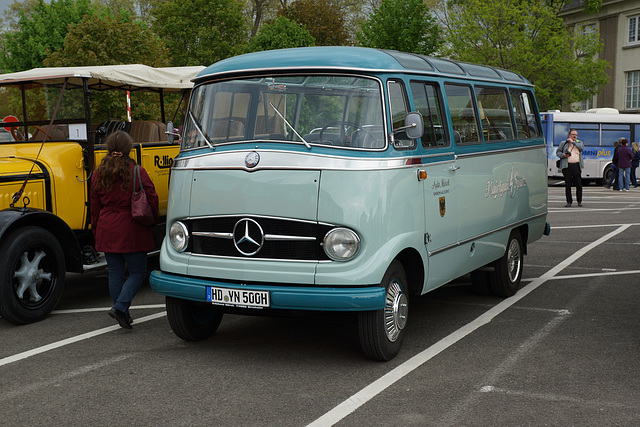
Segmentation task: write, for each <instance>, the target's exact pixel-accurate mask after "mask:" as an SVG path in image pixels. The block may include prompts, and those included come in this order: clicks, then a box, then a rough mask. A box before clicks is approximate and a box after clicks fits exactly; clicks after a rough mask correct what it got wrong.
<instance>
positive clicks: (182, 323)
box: [165, 297, 224, 341]
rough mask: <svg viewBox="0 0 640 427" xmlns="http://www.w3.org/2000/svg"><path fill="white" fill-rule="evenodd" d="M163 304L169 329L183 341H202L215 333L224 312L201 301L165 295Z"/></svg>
mask: <svg viewBox="0 0 640 427" xmlns="http://www.w3.org/2000/svg"><path fill="white" fill-rule="evenodd" d="M165 304H166V306H167V319H169V325H171V329H172V330H173V332H174V333H175V334H176V335H177V336H178V337H180V338H182V339H183V340H185V341H202V340H204V339H207V338H209V337H210V336H212V335H213V334H215V333H216V330H217V329H218V326H220V322H221V321H222V315H223V314H224V313H223V312H222V310H220V309H219V308H218V307H216V306H214V305H211V304H206V303H203V302H195V301H189V300H184V299H178V298H172V297H166V299H165Z"/></svg>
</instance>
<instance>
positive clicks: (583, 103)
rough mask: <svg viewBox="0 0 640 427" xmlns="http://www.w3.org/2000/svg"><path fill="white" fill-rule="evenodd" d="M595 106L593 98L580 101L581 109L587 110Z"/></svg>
mask: <svg viewBox="0 0 640 427" xmlns="http://www.w3.org/2000/svg"><path fill="white" fill-rule="evenodd" d="M592 108H593V98H587V99H585V100H583V101H580V111H587V110H590V109H592Z"/></svg>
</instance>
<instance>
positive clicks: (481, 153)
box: [458, 144, 547, 159]
mask: <svg viewBox="0 0 640 427" xmlns="http://www.w3.org/2000/svg"><path fill="white" fill-rule="evenodd" d="M488 145H490V144H488ZM541 148H542V149H546V148H547V146H546V145H545V144H538V145H527V146H526V147H513V148H501V149H498V150H490V151H478V152H474V153H461V154H458V158H459V159H466V158H471V157H482V156H493V155H496V154H501V153H513V152H516V151H529V150H539V149H541Z"/></svg>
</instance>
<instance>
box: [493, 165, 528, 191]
mask: <svg viewBox="0 0 640 427" xmlns="http://www.w3.org/2000/svg"><path fill="white" fill-rule="evenodd" d="M526 186H527V179H526V178H525V177H523V176H519V175H518V173H517V172H516V171H515V170H514V169H513V168H511V169H510V170H509V172H507V179H506V180H504V181H503V180H500V181H491V180H489V181H487V191H486V192H485V193H484V196H485V197H486V198H489V197H492V198H494V199H497V198H498V196H500V197H503V196H504V195H505V194H509V197H515V196H516V193H517V192H518V190H519V189H521V188H523V187H526Z"/></svg>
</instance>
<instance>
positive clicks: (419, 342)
mask: <svg viewBox="0 0 640 427" xmlns="http://www.w3.org/2000/svg"><path fill="white" fill-rule="evenodd" d="M564 204H565V201H564V188H562V187H558V186H552V187H550V188H549V217H548V221H549V223H550V224H551V226H552V233H551V235H550V236H547V237H543V238H542V239H541V240H540V241H538V242H536V243H534V244H533V245H531V246H530V247H529V253H528V255H527V256H526V257H525V270H524V277H525V280H524V283H523V287H522V288H521V289H520V291H519V292H518V293H517V294H516V295H515V296H514V297H511V298H508V299H499V298H495V297H488V296H478V295H475V294H473V293H472V292H471V289H470V283H469V278H468V276H467V277H462V278H460V279H459V280H456V281H455V282H453V283H451V284H449V285H447V286H444V287H442V288H440V289H438V290H436V291H434V292H431V293H429V294H426V295H424V296H422V297H419V298H413V299H411V301H410V314H409V324H408V330H407V335H406V337H405V341H404V345H403V349H402V351H401V352H400V354H399V355H398V356H397V357H396V358H395V359H393V360H392V361H390V362H387V363H380V362H372V361H370V360H368V359H366V358H365V357H364V356H363V355H362V354H361V352H360V350H359V346H358V343H357V335H356V332H355V325H354V324H353V322H352V319H350V318H345V317H334V318H320V319H318V318H309V319H306V318H305V319H290V318H263V317H242V316H232V315H226V316H225V317H224V319H223V320H222V324H221V326H220V328H219V330H218V332H217V333H216V335H215V336H214V337H213V338H211V339H209V340H206V341H204V342H200V343H187V342H184V341H182V340H180V339H179V338H177V337H176V336H175V335H174V334H173V332H172V331H171V329H170V327H169V324H168V322H167V319H166V316H165V313H164V304H163V302H164V301H163V298H162V297H161V296H160V295H157V294H155V293H153V292H152V291H151V290H150V288H149V287H148V285H145V286H144V287H143V289H142V290H141V292H140V293H139V294H138V295H137V296H136V298H135V300H134V306H133V307H132V314H133V316H134V318H135V321H134V325H133V330H131V331H128V330H124V329H121V328H119V327H118V326H117V325H116V324H115V323H114V322H113V320H112V319H111V318H109V317H108V316H107V310H108V309H109V308H110V298H109V295H108V290H107V282H106V273H105V272H94V273H89V274H86V275H69V277H68V280H67V282H68V283H67V288H66V290H65V294H64V295H63V299H62V301H61V303H60V304H59V306H58V308H57V309H56V311H55V312H54V313H53V314H52V315H51V316H50V317H48V318H47V319H45V320H44V321H41V322H38V323H35V324H31V325H25V326H15V325H12V324H10V323H9V322H6V321H4V320H3V319H0V414H2V417H1V418H0V419H1V420H0V425H6V426H18V425H29V426H37V425H47V426H50V425H140V426H158V425H171V426H187V425H188V426H200V425H202V426H204V425H206V426H211V425H215V426H306V425H318V426H326V425H339V426H363V425H369V426H378V425H380V426H382V425H385V426H388V425H391V426H397V425H404V426H454V425H455V426H477V425H499V426H507V425H536V426H537V425H550V426H568V425H580V426H603V425H617V426H636V425H639V424H640V332H639V329H638V325H639V324H640V310H639V308H640V307H639V305H640V281H639V280H638V279H639V278H640V261H639V255H638V254H639V250H640V189H632V190H631V191H630V192H613V191H612V190H607V189H605V188H602V187H596V186H593V185H592V186H589V187H586V188H585V194H584V199H583V205H584V206H583V207H582V208H578V207H577V206H575V204H574V207H572V208H564Z"/></svg>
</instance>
